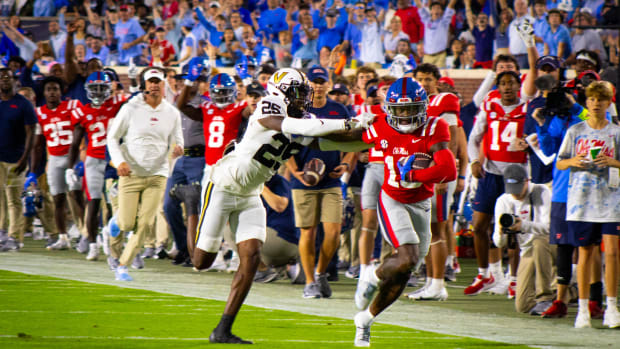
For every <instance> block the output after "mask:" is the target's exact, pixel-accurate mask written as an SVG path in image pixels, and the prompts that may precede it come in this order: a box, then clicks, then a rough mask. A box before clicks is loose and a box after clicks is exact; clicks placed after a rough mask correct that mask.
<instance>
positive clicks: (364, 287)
mask: <svg viewBox="0 0 620 349" xmlns="http://www.w3.org/2000/svg"><path fill="white" fill-rule="evenodd" d="M376 269H377V267H376V266H374V265H369V266H368V268H366V271H365V272H364V275H360V278H359V280H357V289H356V290H355V306H356V307H357V309H360V310H363V309H366V308H367V307H368V304H370V301H371V300H372V299H373V297H374V295H375V292H377V288H378V285H377V284H373V283H372V281H371V278H370V276H371V273H374V272H375V270H376Z"/></svg>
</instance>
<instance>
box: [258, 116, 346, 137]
mask: <svg viewBox="0 0 620 349" xmlns="http://www.w3.org/2000/svg"><path fill="white" fill-rule="evenodd" d="M258 123H260V124H261V125H262V126H263V127H265V128H268V129H270V130H274V131H278V132H282V133H288V134H294V135H300V136H308V137H320V136H325V135H328V134H330V133H334V132H338V131H347V130H351V128H352V127H353V124H352V123H351V122H350V121H349V120H332V119H297V118H292V117H284V116H282V115H269V116H267V117H263V118H261V119H259V120H258Z"/></svg>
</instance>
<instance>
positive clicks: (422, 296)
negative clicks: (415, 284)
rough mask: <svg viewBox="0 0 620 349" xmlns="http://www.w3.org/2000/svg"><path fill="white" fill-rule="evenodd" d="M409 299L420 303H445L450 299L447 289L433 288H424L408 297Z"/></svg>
mask: <svg viewBox="0 0 620 349" xmlns="http://www.w3.org/2000/svg"><path fill="white" fill-rule="evenodd" d="M407 298H409V299H413V300H419V301H445V300H447V299H448V291H447V290H446V288H445V287H442V288H441V289H439V290H435V289H433V288H432V287H423V288H421V289H419V290H417V291H415V292H413V293H410V294H408V295H407Z"/></svg>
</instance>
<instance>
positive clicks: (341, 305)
mask: <svg viewBox="0 0 620 349" xmlns="http://www.w3.org/2000/svg"><path fill="white" fill-rule="evenodd" d="M100 259H101V260H100V261H97V262H88V261H85V260H84V255H81V254H78V253H76V252H75V251H54V252H50V251H46V250H45V249H44V248H43V244H42V243H41V242H36V241H32V240H27V241H26V248H24V249H22V250H21V251H20V252H17V253H0V348H21V347H30V348H67V347H68V348H72V347H79V348H136V347H137V348H143V347H144V348H158V347H180V348H186V347H199V346H204V345H207V344H208V336H209V334H210V332H211V330H212V329H213V328H214V327H215V326H216V324H217V322H218V321H219V317H220V315H221V313H222V311H223V309H224V302H223V301H224V300H225V299H226V298H227V296H228V291H229V288H230V282H231V278H232V275H231V274H226V273H196V272H193V271H192V270H191V269H189V268H182V267H178V266H172V265H171V264H170V261H169V260H147V261H146V268H145V269H143V270H139V271H135V270H132V269H130V274H131V275H132V276H133V277H134V281H133V282H119V281H115V280H114V274H113V272H112V271H110V270H109V269H108V267H107V264H106V263H105V262H104V261H103V259H104V258H103V256H102V258H100ZM461 263H462V266H463V273H461V274H458V278H459V280H458V282H456V283H450V284H449V286H448V292H449V294H450V298H449V299H448V301H446V302H412V301H410V300H407V299H405V298H404V297H401V298H400V300H399V301H397V302H396V303H395V304H394V305H393V306H392V307H390V308H389V309H388V310H387V311H386V312H385V313H384V314H381V316H379V317H378V319H377V321H378V322H377V323H375V324H374V325H373V327H372V339H371V342H372V347H375V348H377V347H378V348H396V347H399V348H414V347H415V348H480V347H524V346H525V345H529V346H535V347H554V348H566V347H571V348H577V347H583V348H602V347H608V348H613V347H617V343H620V331H618V330H610V329H603V328H602V326H601V320H593V321H592V324H593V326H594V327H595V328H593V329H586V330H575V329H573V328H572V324H573V321H574V316H575V312H576V308H569V316H568V317H567V318H564V319H540V318H537V317H533V316H530V315H527V314H517V313H516V312H515V311H514V301H510V300H507V299H506V297H505V296H492V295H487V294H482V295H479V296H476V297H467V296H464V295H463V291H462V290H463V288H464V287H465V285H467V284H468V283H469V282H471V279H472V277H473V275H474V273H475V270H476V269H475V261H473V260H461ZM355 283H356V281H355V280H350V279H347V278H345V277H344V276H343V275H342V274H341V275H340V281H339V282H335V283H332V289H333V291H334V293H333V296H332V298H331V299H319V300H313V299H303V298H302V297H301V293H302V286H301V285H291V284H290V282H289V281H288V280H279V281H276V282H274V283H271V284H254V286H253V288H252V290H251V291H250V294H249V296H248V299H247V301H246V305H244V306H243V308H242V309H241V312H240V314H239V316H238V318H237V321H236V322H235V325H234V327H233V332H234V333H235V334H237V335H239V336H241V337H242V338H245V339H249V340H253V341H254V342H255V344H256V345H255V346H254V347H264V348H298V347H299V348H301V347H304V348H336V347H338V348H341V347H342V348H350V347H352V343H353V337H354V332H355V328H354V325H353V321H352V320H351V319H352V318H353V315H354V314H355V313H356V311H357V310H356V309H355V307H354V305H353V293H354V291H355ZM412 290H414V289H413V288H407V289H406V292H411V291H412ZM519 345H521V346H519Z"/></svg>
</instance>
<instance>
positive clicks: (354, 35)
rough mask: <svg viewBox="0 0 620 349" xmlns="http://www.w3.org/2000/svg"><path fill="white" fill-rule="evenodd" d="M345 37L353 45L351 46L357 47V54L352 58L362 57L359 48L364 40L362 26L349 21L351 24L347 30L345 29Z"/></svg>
mask: <svg viewBox="0 0 620 349" xmlns="http://www.w3.org/2000/svg"><path fill="white" fill-rule="evenodd" d="M344 39H345V40H347V41H349V44H350V45H351V47H353V48H355V54H354V55H353V57H352V58H354V59H360V52H361V50H360V49H359V47H360V43H361V42H362V28H361V26H360V25H355V24H353V23H349V25H348V26H347V30H346V31H345V34H344Z"/></svg>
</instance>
